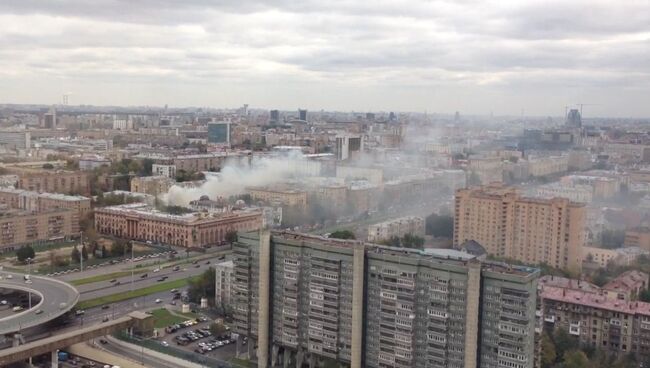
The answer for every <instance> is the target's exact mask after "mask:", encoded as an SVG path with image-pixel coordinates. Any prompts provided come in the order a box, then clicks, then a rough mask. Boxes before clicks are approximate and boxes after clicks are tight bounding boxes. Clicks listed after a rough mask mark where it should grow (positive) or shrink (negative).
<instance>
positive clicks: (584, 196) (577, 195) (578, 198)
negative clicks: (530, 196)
mask: <svg viewBox="0 0 650 368" xmlns="http://www.w3.org/2000/svg"><path fill="white" fill-rule="evenodd" d="M534 196H535V197H540V198H555V197H561V198H568V199H569V200H571V201H573V202H580V203H591V201H592V200H593V188H592V187H591V186H589V185H580V184H578V185H563V184H560V183H551V184H545V185H541V186H539V187H538V188H537V189H536V190H535V193H534Z"/></svg>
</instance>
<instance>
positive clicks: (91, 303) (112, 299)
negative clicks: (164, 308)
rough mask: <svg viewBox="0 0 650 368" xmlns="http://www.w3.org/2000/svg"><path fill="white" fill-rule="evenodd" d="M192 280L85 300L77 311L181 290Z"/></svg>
mask: <svg viewBox="0 0 650 368" xmlns="http://www.w3.org/2000/svg"><path fill="white" fill-rule="evenodd" d="M190 279H192V278H189V279H181V280H174V281H168V282H161V283H158V284H156V285H151V286H149V287H145V288H142V289H137V290H133V291H127V292H125V293H119V294H113V295H106V296H102V297H99V298H95V299H89V300H84V301H83V302H80V303H79V304H77V309H88V308H93V307H97V306H100V305H104V304H110V303H117V302H121V301H124V300H128V299H133V298H138V297H141V296H145V295H150V294H156V293H159V292H161V291H166V290H171V289H177V288H181V287H183V286H185V285H187V284H188V282H189V281H190Z"/></svg>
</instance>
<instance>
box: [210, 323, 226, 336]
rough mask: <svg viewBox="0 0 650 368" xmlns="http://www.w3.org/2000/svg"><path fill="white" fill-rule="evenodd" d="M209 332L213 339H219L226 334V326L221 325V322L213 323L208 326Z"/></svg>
mask: <svg viewBox="0 0 650 368" xmlns="http://www.w3.org/2000/svg"><path fill="white" fill-rule="evenodd" d="M209 328H210V332H212V335H213V336H214V337H220V336H223V335H225V334H226V332H227V330H226V326H225V325H224V324H223V322H214V323H212V324H210V327H209Z"/></svg>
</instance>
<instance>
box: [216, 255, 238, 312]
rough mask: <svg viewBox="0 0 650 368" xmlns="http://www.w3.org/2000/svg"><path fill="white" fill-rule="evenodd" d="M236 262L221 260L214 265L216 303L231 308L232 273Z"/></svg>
mask: <svg viewBox="0 0 650 368" xmlns="http://www.w3.org/2000/svg"><path fill="white" fill-rule="evenodd" d="M234 267H235V264H234V263H233V261H225V262H220V263H217V264H216V265H214V270H215V282H214V285H215V286H214V288H215V289H214V302H215V303H214V305H216V306H218V307H221V308H224V309H230V307H231V303H230V295H231V290H232V275H233V269H234Z"/></svg>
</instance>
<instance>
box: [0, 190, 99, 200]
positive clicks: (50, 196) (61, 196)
mask: <svg viewBox="0 0 650 368" xmlns="http://www.w3.org/2000/svg"><path fill="white" fill-rule="evenodd" d="M0 192H2V193H13V194H17V195H20V196H29V197H39V198H48V199H57V200H60V201H83V200H90V198H88V197H84V196H80V195H68V194H61V193H38V192H32V191H29V190H24V189H15V188H12V187H7V188H0Z"/></svg>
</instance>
